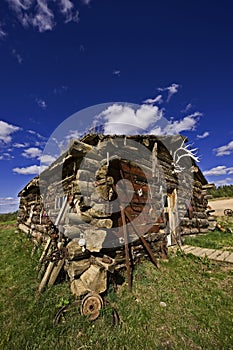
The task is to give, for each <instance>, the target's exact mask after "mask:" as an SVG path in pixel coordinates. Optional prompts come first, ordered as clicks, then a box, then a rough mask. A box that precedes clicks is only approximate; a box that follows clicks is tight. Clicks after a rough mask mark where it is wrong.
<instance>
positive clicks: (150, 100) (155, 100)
mask: <svg viewBox="0 0 233 350" xmlns="http://www.w3.org/2000/svg"><path fill="white" fill-rule="evenodd" d="M143 102H144V103H146V104H152V105H153V104H155V103H158V104H160V103H163V97H162V95H158V96H156V97H155V98H148V99H146V100H145V101H143Z"/></svg>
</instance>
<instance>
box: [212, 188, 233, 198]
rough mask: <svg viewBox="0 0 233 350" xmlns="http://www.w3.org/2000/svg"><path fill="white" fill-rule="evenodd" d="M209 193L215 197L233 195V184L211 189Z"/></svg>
mask: <svg viewBox="0 0 233 350" xmlns="http://www.w3.org/2000/svg"><path fill="white" fill-rule="evenodd" d="M209 194H210V195H211V196H213V198H219V197H233V185H223V186H219V187H215V188H211V189H210V190H209Z"/></svg>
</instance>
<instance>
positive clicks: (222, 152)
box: [214, 141, 233, 157]
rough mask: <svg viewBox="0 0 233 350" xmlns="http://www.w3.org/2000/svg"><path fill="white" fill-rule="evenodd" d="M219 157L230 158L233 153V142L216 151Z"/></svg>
mask: <svg viewBox="0 0 233 350" xmlns="http://www.w3.org/2000/svg"><path fill="white" fill-rule="evenodd" d="M214 152H216V156H217V157H221V156H228V155H230V154H231V153H233V141H230V142H229V143H228V144H227V145H224V146H221V147H218V148H215V149H214Z"/></svg>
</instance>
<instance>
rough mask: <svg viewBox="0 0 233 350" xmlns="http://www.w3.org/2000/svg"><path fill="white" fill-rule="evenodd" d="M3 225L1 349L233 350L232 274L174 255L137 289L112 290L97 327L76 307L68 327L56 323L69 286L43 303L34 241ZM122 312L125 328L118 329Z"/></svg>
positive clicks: (144, 270)
mask: <svg viewBox="0 0 233 350" xmlns="http://www.w3.org/2000/svg"><path fill="white" fill-rule="evenodd" d="M9 226H10V225H8V227H7V228H5V227H4V226H3V227H2V226H1V227H0V244H1V254H0V261H1V270H0V280H1V294H0V326H1V338H0V349H1V350H2V349H4V350H5V349H6V350H25V349H28V350H47V349H57V350H63V349H64V350H65V349H67V350H72V349H75V350H81V349H94V350H102V349H106V350H107V349H109V350H110V349H111V350H114V349H116V350H131V349H132V350H139V349H140V350H143V349H145V350H156V349H161V350H164V349H172V350H173V349H179V350H180V349H187V350H189V349H210V350H212V349H216V350H217V349H226V350H229V349H233V333H232V325H233V315H232V308H233V301H232V291H233V278H232V277H233V271H232V270H231V269H230V268H229V266H226V265H225V266H223V265H222V266H220V265H217V264H213V263H211V262H210V261H208V260H206V259H198V258H195V257H193V256H192V255H187V256H182V254H181V253H178V254H176V255H172V256H170V258H169V261H168V262H161V267H160V269H159V270H157V269H156V268H155V267H154V266H153V265H152V264H151V263H150V262H145V263H143V264H141V265H140V266H139V267H138V268H137V269H136V270H135V271H134V283H133V291H132V292H131V293H130V292H129V291H128V289H127V286H126V285H123V286H122V287H120V288H119V289H118V291H117V292H115V291H114V290H113V288H111V287H110V288H109V291H108V294H107V295H106V296H105V299H106V300H108V301H109V303H110V304H109V305H107V306H106V307H105V308H104V309H103V311H102V314H101V316H100V317H99V318H98V319H97V320H96V321H95V322H90V321H89V320H88V319H86V318H85V317H83V316H81V315H80V314H79V310H78V309H77V308H74V309H73V310H71V311H70V312H68V313H67V314H66V320H65V322H62V323H60V324H58V325H56V326H54V325H53V319H54V316H55V314H56V311H57V310H58V308H59V306H61V305H62V304H64V303H67V302H72V301H73V297H72V295H71V293H70V289H69V285H68V282H63V283H59V284H56V285H55V286H53V287H51V288H49V289H47V290H46V291H45V292H44V293H43V294H42V295H41V296H40V297H37V296H36V291H37V287H38V280H37V277H36V276H37V272H36V266H37V261H38V257H39V252H38V254H37V255H34V256H33V258H31V256H30V255H31V250H32V245H31V242H30V241H29V240H28V239H27V238H26V237H25V236H24V235H23V234H22V233H20V234H19V233H15V228H14V227H9ZM110 305H113V306H114V307H116V309H117V311H118V313H119V316H120V320H121V322H120V324H119V325H117V326H113V325H112V314H111V313H112V309H111V307H110Z"/></svg>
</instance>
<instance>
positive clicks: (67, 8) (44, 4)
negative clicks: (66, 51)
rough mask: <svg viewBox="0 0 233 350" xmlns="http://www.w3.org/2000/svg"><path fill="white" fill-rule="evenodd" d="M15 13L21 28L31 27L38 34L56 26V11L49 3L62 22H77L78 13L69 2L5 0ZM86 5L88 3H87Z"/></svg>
mask: <svg viewBox="0 0 233 350" xmlns="http://www.w3.org/2000/svg"><path fill="white" fill-rule="evenodd" d="M6 1H7V2H8V3H9V5H10V7H11V8H12V10H13V11H14V12H15V14H16V16H17V18H18V20H19V22H20V23H21V24H22V26H23V27H25V28H28V27H30V26H31V27H33V28H35V29H37V30H38V31H39V32H40V33H43V32H45V31H49V30H52V29H53V28H54V27H55V25H56V19H55V17H56V11H55V9H54V6H53V8H52V7H51V8H50V7H49V3H53V4H55V6H57V10H58V13H59V14H61V15H62V16H63V17H64V22H65V23H68V22H71V21H73V22H78V21H79V11H78V10H77V9H76V8H75V5H74V3H73V2H72V1H70V0H56V1H55V0H53V1H51V0H6ZM87 4H88V3H87Z"/></svg>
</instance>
